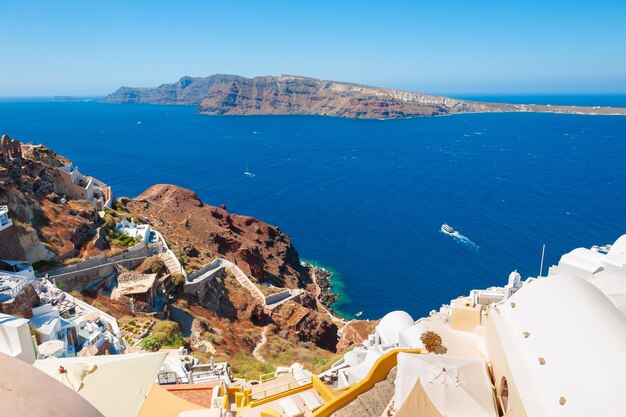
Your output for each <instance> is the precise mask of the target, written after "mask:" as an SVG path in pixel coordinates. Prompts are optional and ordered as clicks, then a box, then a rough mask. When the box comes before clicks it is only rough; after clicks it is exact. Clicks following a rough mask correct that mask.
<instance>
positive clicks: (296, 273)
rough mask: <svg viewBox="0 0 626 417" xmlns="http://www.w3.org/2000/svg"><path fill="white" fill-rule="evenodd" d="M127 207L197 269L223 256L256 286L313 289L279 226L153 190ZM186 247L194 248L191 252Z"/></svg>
mask: <svg viewBox="0 0 626 417" xmlns="http://www.w3.org/2000/svg"><path fill="white" fill-rule="evenodd" d="M127 208H128V209H129V210H130V211H131V212H132V213H134V214H135V215H137V216H139V217H142V218H144V219H146V220H147V221H148V222H149V223H151V224H152V225H153V226H154V227H155V228H156V229H158V230H159V231H160V232H161V233H162V234H163V236H164V237H165V239H166V240H167V241H168V242H169V243H170V245H174V246H178V247H181V248H184V250H185V252H186V253H187V254H188V255H189V256H190V257H192V258H196V259H195V260H196V262H195V264H194V265H195V266H196V267H198V266H201V265H202V264H204V263H206V262H210V261H211V260H212V259H213V258H215V257H223V258H226V259H228V260H230V261H232V262H235V263H236V264H237V265H238V266H239V267H240V268H241V269H242V270H243V271H244V272H245V273H246V274H248V275H249V276H250V277H251V279H253V280H256V281H257V282H269V283H271V284H273V285H275V286H277V287H289V288H296V287H306V286H307V285H310V284H311V279H310V276H309V271H308V269H306V268H303V267H302V266H301V265H300V259H299V257H298V253H297V251H296V250H295V248H294V247H293V246H292V244H291V239H290V238H289V237H288V236H287V235H285V234H283V233H282V232H281V230H280V229H279V228H278V227H275V226H271V225H269V224H267V223H264V222H262V221H260V220H257V219H255V218H253V217H249V216H241V215H236V214H231V213H229V212H228V211H226V210H225V209H223V208H220V207H214V206H210V205H207V204H204V203H203V202H202V201H201V200H200V198H199V197H198V195H196V193H194V192H193V191H190V190H187V189H185V188H181V187H177V186H175V185H168V184H158V185H154V186H152V187H150V188H149V189H148V190H146V191H144V192H143V193H142V194H141V195H140V196H138V197H136V198H135V199H133V200H132V201H130V202H128V203H127ZM186 248H193V251H192V253H190V252H189V251H187V250H186Z"/></svg>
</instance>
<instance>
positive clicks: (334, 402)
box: [311, 349, 421, 417]
mask: <svg viewBox="0 0 626 417" xmlns="http://www.w3.org/2000/svg"><path fill="white" fill-rule="evenodd" d="M400 352H406V353H416V354H417V353H421V351H420V349H393V350H390V351H389V352H387V353H385V354H384V355H382V356H381V357H380V358H378V359H377V360H376V362H375V363H374V366H372V369H370V371H369V373H368V374H367V376H366V377H365V378H363V379H362V380H360V381H359V382H357V383H356V384H353V385H351V386H350V387H349V388H348V389H347V390H337V391H335V393H337V392H340V394H339V395H337V396H336V397H334V398H332V399H331V400H330V401H328V402H327V403H326V404H324V405H323V406H321V407H320V408H319V409H317V410H316V411H315V412H314V413H313V414H311V417H329V416H330V415H331V414H332V413H334V412H335V411H337V410H339V409H340V408H341V407H343V406H345V405H348V404H349V403H351V402H352V401H354V400H355V399H356V397H358V396H359V395H361V394H363V393H364V392H366V391H368V390H370V389H371V388H373V387H374V385H375V384H376V383H377V382H380V381H382V380H384V379H385V378H387V375H389V371H391V369H392V368H393V367H394V366H396V365H397V364H398V353H400Z"/></svg>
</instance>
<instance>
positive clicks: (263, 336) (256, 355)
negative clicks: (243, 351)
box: [252, 326, 270, 363]
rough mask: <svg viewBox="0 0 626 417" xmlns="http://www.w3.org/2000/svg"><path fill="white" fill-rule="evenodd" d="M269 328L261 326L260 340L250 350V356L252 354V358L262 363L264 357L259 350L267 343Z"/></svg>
mask: <svg viewBox="0 0 626 417" xmlns="http://www.w3.org/2000/svg"><path fill="white" fill-rule="evenodd" d="M269 329H270V327H269V326H265V327H264V328H263V333H261V341H260V342H259V344H258V345H256V347H255V348H254V350H253V351H252V356H254V359H256V360H257V361H259V362H263V363H265V358H264V357H263V356H262V355H261V354H260V353H259V352H260V351H261V349H262V348H263V346H265V344H266V343H267V331H268V330H269Z"/></svg>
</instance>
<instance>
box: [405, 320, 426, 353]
mask: <svg viewBox="0 0 626 417" xmlns="http://www.w3.org/2000/svg"><path fill="white" fill-rule="evenodd" d="M426 331H428V326H427V325H425V324H424V323H420V324H414V325H413V326H411V327H409V328H408V329H406V330H405V331H403V332H402V333H401V334H400V347H403V348H411V349H421V348H423V347H424V344H423V343H422V339H421V338H422V334H424V332H426Z"/></svg>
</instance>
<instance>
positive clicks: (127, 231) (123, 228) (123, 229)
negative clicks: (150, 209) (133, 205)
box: [115, 217, 152, 243]
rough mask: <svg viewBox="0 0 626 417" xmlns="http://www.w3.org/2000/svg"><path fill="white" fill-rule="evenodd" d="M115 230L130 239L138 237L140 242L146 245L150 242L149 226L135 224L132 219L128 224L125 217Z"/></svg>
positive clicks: (150, 232)
mask: <svg viewBox="0 0 626 417" xmlns="http://www.w3.org/2000/svg"><path fill="white" fill-rule="evenodd" d="M115 230H117V232H118V233H121V234H123V235H127V236H130V237H137V236H140V237H141V240H142V241H143V242H146V243H148V242H150V241H151V240H152V230H151V229H150V225H149V224H137V223H135V221H134V220H132V219H131V221H130V222H129V221H128V220H127V219H126V218H125V217H124V218H122V221H121V222H119V223H117V224H116V225H115Z"/></svg>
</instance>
